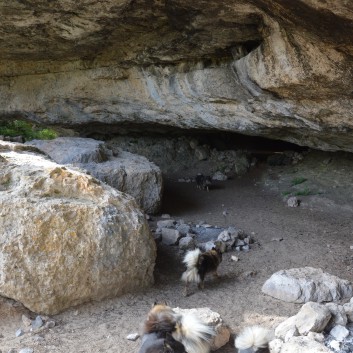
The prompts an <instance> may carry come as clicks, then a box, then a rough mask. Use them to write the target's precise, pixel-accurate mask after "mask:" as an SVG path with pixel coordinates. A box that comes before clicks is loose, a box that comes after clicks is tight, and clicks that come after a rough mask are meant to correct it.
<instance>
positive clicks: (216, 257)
mask: <svg viewBox="0 0 353 353" xmlns="http://www.w3.org/2000/svg"><path fill="white" fill-rule="evenodd" d="M221 262H222V252H221V251H220V250H219V249H217V248H215V247H214V248H213V249H212V250H209V251H206V252H204V253H202V252H201V250H200V249H195V250H191V251H188V252H187V253H186V255H185V257H184V260H183V263H184V264H185V265H186V271H185V272H184V273H183V275H182V276H181V279H182V281H184V282H185V287H184V295H185V296H187V295H188V284H189V283H192V282H194V283H197V286H198V288H200V289H203V288H204V280H205V276H206V274H208V273H213V275H214V276H216V277H219V275H218V272H217V269H218V266H219V264H220V263H221Z"/></svg>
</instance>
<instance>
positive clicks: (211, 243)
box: [150, 218, 254, 252]
mask: <svg viewBox="0 0 353 353" xmlns="http://www.w3.org/2000/svg"><path fill="white" fill-rule="evenodd" d="M150 221H152V222H153V220H151V219H150ZM151 228H152V234H153V235H154V238H155V240H156V242H157V243H158V242H161V243H162V244H164V245H176V246H178V247H179V249H180V250H182V251H186V250H192V249H195V248H196V247H198V248H200V249H201V250H202V251H207V250H210V249H212V248H213V247H215V246H218V247H219V248H220V249H221V251H222V252H226V251H231V250H235V251H249V250H250V246H251V244H253V243H254V239H253V238H252V236H250V235H247V234H246V233H245V232H244V231H243V230H241V229H238V228H236V227H228V228H221V227H216V226H213V225H210V224H207V223H205V222H200V223H198V224H193V223H185V222H184V221H183V220H178V221H177V220H174V219H172V218H170V219H161V220H159V221H157V222H156V226H155V227H154V226H153V225H151Z"/></svg>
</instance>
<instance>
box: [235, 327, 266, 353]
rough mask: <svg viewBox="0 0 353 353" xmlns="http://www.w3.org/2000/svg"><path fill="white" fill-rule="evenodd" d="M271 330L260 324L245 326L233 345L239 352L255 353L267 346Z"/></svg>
mask: <svg viewBox="0 0 353 353" xmlns="http://www.w3.org/2000/svg"><path fill="white" fill-rule="evenodd" d="M271 339H272V332H271V331H270V330H268V329H266V328H264V327H261V326H249V327H246V328H245V329H244V330H243V331H242V332H241V333H240V334H239V336H238V337H237V338H236V339H235V342H234V345H235V348H237V349H238V352H239V353H255V352H258V351H259V350H261V349H264V348H267V347H268V343H269V342H270V341H271Z"/></svg>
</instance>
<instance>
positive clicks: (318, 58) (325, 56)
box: [0, 0, 353, 151]
mask: <svg viewBox="0 0 353 353" xmlns="http://www.w3.org/2000/svg"><path fill="white" fill-rule="evenodd" d="M0 32H1V33H2V40H1V41H0V61H1V62H0V63H1V65H0V86H1V88H0V90H1V95H0V117H2V118H12V117H26V118H29V119H32V120H35V121H39V122H44V123H49V124H60V125H65V126H71V127H75V128H77V129H80V128H82V127H87V126H93V125H94V124H97V123H102V124H109V125H110V127H109V129H107V130H109V131H112V129H113V128H114V126H115V127H117V126H119V127H121V126H129V125H131V124H134V126H140V125H141V126H143V128H144V129H146V126H147V127H148V126H149V125H151V126H153V127H155V126H156V125H158V126H160V127H162V128H163V127H180V128H186V129H210V130H223V131H234V132H240V133H244V134H248V135H259V136H265V137H271V138H275V139H283V140H286V141H290V142H295V143H298V144H300V145H307V146H310V147H315V148H319V149H324V150H346V151H353V134H352V131H353V118H352V113H351V112H352V108H353V100H352V94H353V88H352V76H353V69H352V68H353V65H352V62H353V61H352V55H353V40H352V38H353V3H351V2H349V1H346V0H327V1H320V0H297V1H285V0H273V1H265V0H247V1H245V0H244V1H241V0H217V1H216V0H208V1H205V0H195V1H188V0H173V1H171V0H135V1H133V0H106V1H104V2H101V1H95V0H79V1H73V0H61V1H43V0H26V1H4V2H2V4H1V5H0Z"/></svg>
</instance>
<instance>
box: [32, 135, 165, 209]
mask: <svg viewBox="0 0 353 353" xmlns="http://www.w3.org/2000/svg"><path fill="white" fill-rule="evenodd" d="M28 144H30V145H32V146H36V147H37V148H39V149H40V150H41V151H43V152H44V153H46V154H47V155H48V156H50V158H52V159H53V160H54V161H55V162H57V163H60V164H73V165H75V166H77V167H80V168H81V169H83V170H86V171H87V172H89V173H90V174H92V175H93V176H95V177H96V178H97V179H99V180H102V181H104V182H105V183H107V184H108V185H110V186H113V187H114V188H116V189H118V190H119V191H123V192H126V193H127V194H129V195H131V196H133V197H134V198H135V200H136V201H137V203H138V204H139V205H140V206H141V208H142V209H143V210H144V211H145V212H147V213H156V212H158V211H159V208H160V205H161V197H162V184H163V180H162V173H161V171H160V169H159V167H157V166H156V165H155V164H154V163H152V162H150V161H149V160H148V159H147V158H145V157H143V156H139V155H136V154H132V153H129V152H125V151H121V150H120V151H119V153H118V155H115V154H113V152H112V151H111V150H109V149H108V148H107V147H106V146H105V144H104V142H103V141H98V140H94V139H90V138H79V137H58V138H56V139H54V140H33V141H30V142H28Z"/></svg>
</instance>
